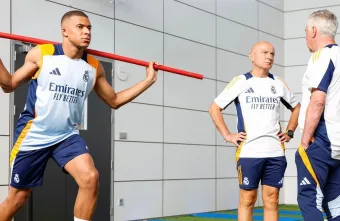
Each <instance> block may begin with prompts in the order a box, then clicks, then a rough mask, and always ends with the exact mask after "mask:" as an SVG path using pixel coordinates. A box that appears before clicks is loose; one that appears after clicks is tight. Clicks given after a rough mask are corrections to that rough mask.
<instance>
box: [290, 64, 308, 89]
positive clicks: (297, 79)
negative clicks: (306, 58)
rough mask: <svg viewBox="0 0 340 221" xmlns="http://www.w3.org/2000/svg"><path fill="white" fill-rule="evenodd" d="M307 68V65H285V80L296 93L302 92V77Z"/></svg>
mask: <svg viewBox="0 0 340 221" xmlns="http://www.w3.org/2000/svg"><path fill="white" fill-rule="evenodd" d="M306 69H307V66H292V67H285V80H286V82H287V84H288V87H289V88H290V90H291V91H293V92H294V93H301V92H302V78H303V75H304V74H305V71H306Z"/></svg>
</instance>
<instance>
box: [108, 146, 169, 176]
mask: <svg viewBox="0 0 340 221" xmlns="http://www.w3.org/2000/svg"><path fill="white" fill-rule="evenodd" d="M162 159H163V144H161V143H138V142H115V153H114V161H113V162H114V176H115V181H126V180H161V179H162V178H163V169H162V168H163V161H162Z"/></svg>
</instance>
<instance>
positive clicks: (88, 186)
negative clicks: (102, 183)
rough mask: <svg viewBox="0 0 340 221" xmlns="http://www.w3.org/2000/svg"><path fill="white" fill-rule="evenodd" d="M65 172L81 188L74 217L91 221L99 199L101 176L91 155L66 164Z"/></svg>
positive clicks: (85, 155) (83, 155)
mask: <svg viewBox="0 0 340 221" xmlns="http://www.w3.org/2000/svg"><path fill="white" fill-rule="evenodd" d="M65 170H66V171H67V172H69V173H70V175H71V176H72V177H73V178H74V179H75V181H76V182H77V184H78V186H79V190H78V195H77V199H76V202H75V205H74V216H75V217H76V218H78V219H82V220H91V219H92V216H93V213H94V210H95V207H96V203H97V198H98V188H99V174H98V171H97V169H96V168H95V166H94V162H93V160H92V157H91V156H90V155H89V154H82V155H80V156H77V157H76V158H74V159H73V160H71V161H70V162H69V163H67V164H66V166H65Z"/></svg>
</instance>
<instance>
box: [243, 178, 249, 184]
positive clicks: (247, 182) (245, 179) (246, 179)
mask: <svg viewBox="0 0 340 221" xmlns="http://www.w3.org/2000/svg"><path fill="white" fill-rule="evenodd" d="M243 184H244V185H246V186H248V185H249V180H248V177H245V178H244V179H243Z"/></svg>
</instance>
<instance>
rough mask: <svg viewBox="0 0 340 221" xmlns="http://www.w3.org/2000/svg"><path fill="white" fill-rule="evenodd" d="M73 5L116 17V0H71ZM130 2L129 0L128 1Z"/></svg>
mask: <svg viewBox="0 0 340 221" xmlns="http://www.w3.org/2000/svg"><path fill="white" fill-rule="evenodd" d="M70 1H71V6H72V7H75V8H78V9H81V10H85V11H88V12H92V13H95V14H98V15H102V16H106V17H109V18H114V1H109V0H96V1H92V0H70ZM128 2H129V1H128Z"/></svg>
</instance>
